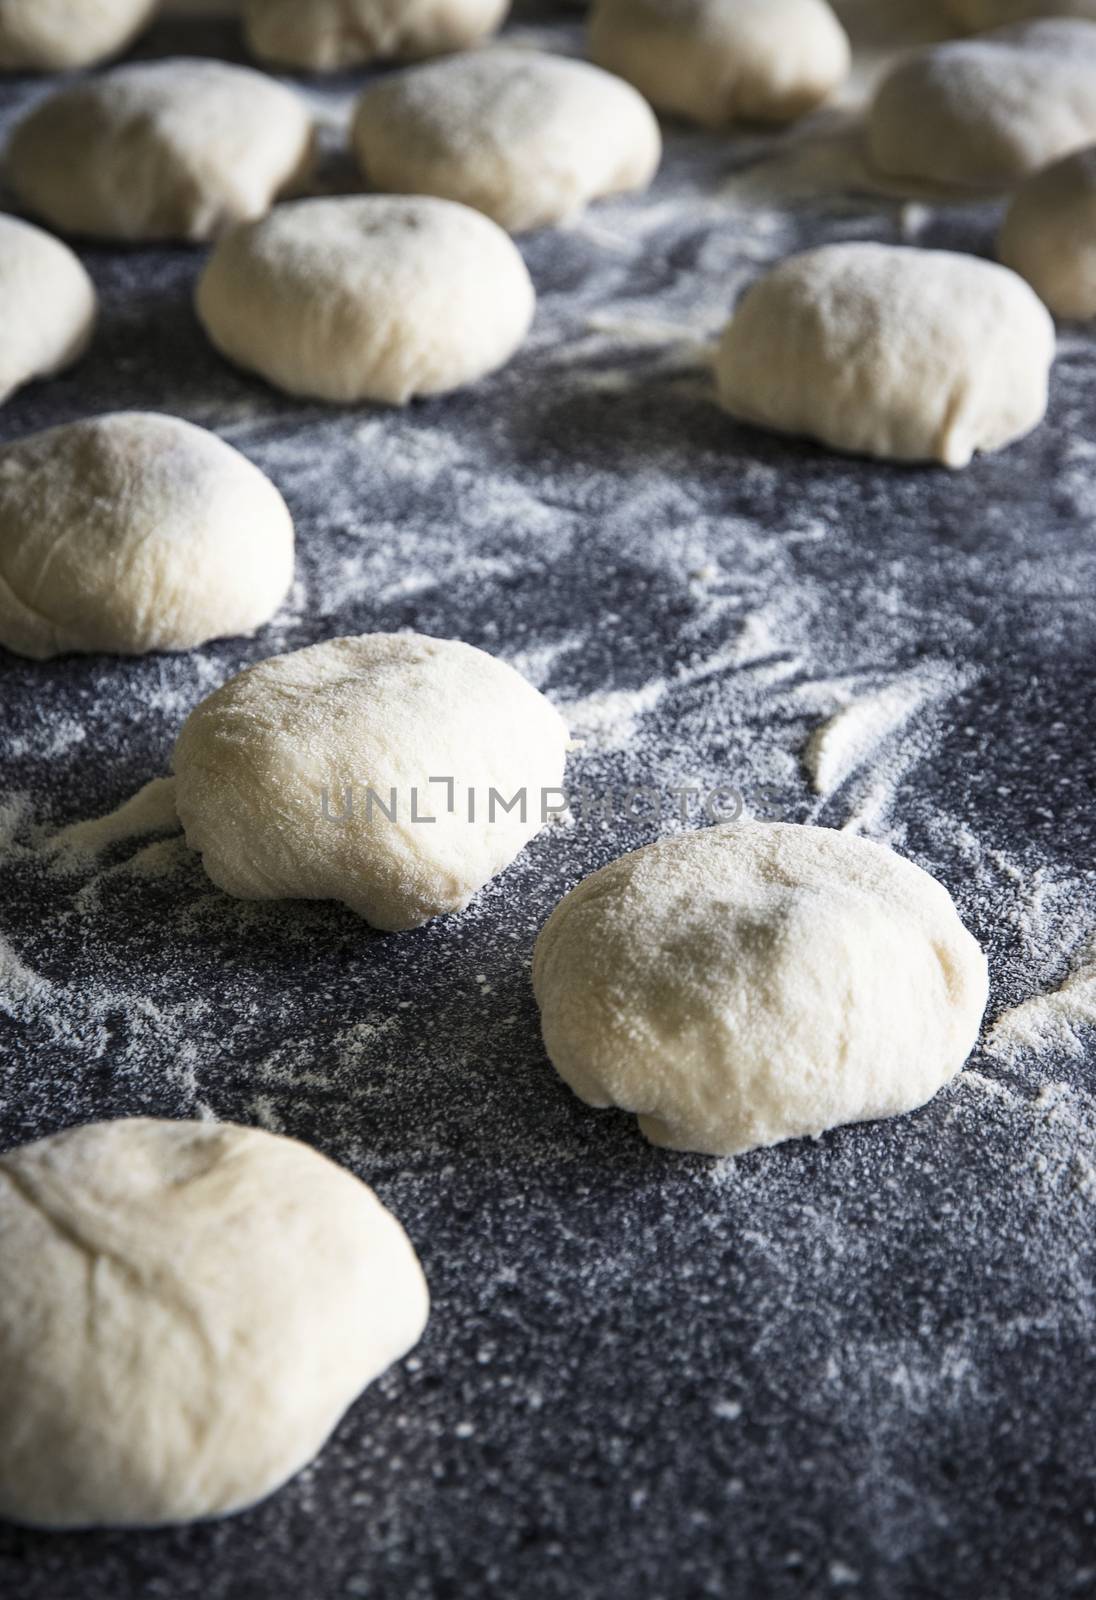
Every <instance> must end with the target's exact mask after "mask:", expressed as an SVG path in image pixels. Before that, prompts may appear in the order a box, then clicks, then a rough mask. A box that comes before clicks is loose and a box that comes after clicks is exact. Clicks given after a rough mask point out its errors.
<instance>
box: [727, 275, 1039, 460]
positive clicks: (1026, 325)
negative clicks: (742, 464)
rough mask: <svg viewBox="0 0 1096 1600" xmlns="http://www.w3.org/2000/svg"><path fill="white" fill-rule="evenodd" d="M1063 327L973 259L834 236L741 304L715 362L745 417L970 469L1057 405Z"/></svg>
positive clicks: (1015, 282) (730, 406)
mask: <svg viewBox="0 0 1096 1600" xmlns="http://www.w3.org/2000/svg"><path fill="white" fill-rule="evenodd" d="M1054 349H1055V344H1054V324H1053V323H1052V322H1051V320H1050V317H1049V316H1048V315H1047V312H1046V309H1045V308H1044V307H1043V306H1042V305H1041V304H1040V302H1039V300H1038V298H1037V297H1036V296H1035V295H1034V294H1033V293H1032V291H1031V290H1030V289H1029V288H1028V286H1027V284H1026V283H1024V282H1023V280H1022V279H1020V278H1018V277H1017V276H1016V274H1015V273H1014V272H1009V271H1008V270H1007V269H1006V268H1004V267H998V266H995V265H994V264H993V263H992V262H989V261H980V260H978V259H976V258H975V257H974V256H963V255H953V254H951V253H950V252H949V251H944V250H913V249H905V248H902V247H901V246H897V245H886V244H834V245H825V246H823V247H822V248H821V249H818V250H808V251H807V252H806V253H805V254H803V255H798V256H792V257H790V258H789V259H788V260H787V261H783V262H781V263H780V265H779V266H777V267H775V268H773V270H772V271H771V272H769V273H767V274H766V275H765V276H764V277H763V278H761V279H760V280H759V281H758V282H757V283H755V284H754V285H753V287H752V288H751V289H749V290H748V291H747V293H746V295H745V296H744V297H743V299H742V300H741V301H740V303H739V305H738V308H737V309H736V311H735V314H734V316H733V317H732V319H731V321H730V323H729V324H728V326H727V331H726V332H725V334H724V335H723V340H722V343H721V344H720V347H719V354H718V357H717V360H716V370H717V375H718V381H719V391H720V398H721V400H722V402H723V405H724V406H725V407H726V409H727V410H728V411H729V412H730V413H731V415H732V416H733V417H737V418H739V420H740V421H742V422H752V423H755V424H756V425H757V426H758V427H762V428H772V429H775V430H776V432H778V433H791V434H803V435H805V436H806V437H807V438H810V439H817V440H819V441H820V442H821V443H823V444H828V445H832V446H833V447H834V449H837V450H847V451H849V452H851V453H853V454H855V455H867V456H882V457H883V458H884V459H887V460H892V461H940V462H942V463H943V464H944V466H947V467H965V466H967V465H968V463H969V462H970V460H971V457H972V456H973V455H974V453H975V451H977V450H1000V449H1001V448H1002V446H1004V445H1006V444H1010V443H1011V442H1012V441H1013V440H1014V439H1019V438H1021V437H1022V436H1023V435H1024V434H1025V433H1030V431H1031V430H1032V428H1034V427H1035V426H1036V425H1037V424H1038V423H1039V422H1041V421H1042V419H1043V417H1044V416H1045V414H1046V406H1047V381H1048V375H1049V372H1050V364H1051V362H1052V361H1053V359H1054Z"/></svg>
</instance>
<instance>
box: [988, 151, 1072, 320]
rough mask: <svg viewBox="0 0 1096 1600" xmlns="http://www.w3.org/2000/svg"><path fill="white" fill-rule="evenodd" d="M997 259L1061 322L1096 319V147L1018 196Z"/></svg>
mask: <svg viewBox="0 0 1096 1600" xmlns="http://www.w3.org/2000/svg"><path fill="white" fill-rule="evenodd" d="M999 254H1000V257H1001V260H1002V261H1003V262H1004V263H1005V265H1006V266H1008V267H1012V268H1013V270H1014V271H1015V272H1019V273H1021V274H1022V276H1023V277H1025V278H1026V279H1027V281H1028V282H1029V283H1030V284H1031V286H1032V287H1033V288H1034V289H1035V291H1036V293H1037V294H1038V295H1039V296H1040V298H1041V299H1042V300H1044V301H1045V302H1046V304H1047V305H1048V306H1049V307H1050V309H1051V310H1052V311H1053V312H1054V314H1055V316H1057V317H1075V318H1078V319H1081V318H1089V317H1096V145H1093V146H1090V148H1089V149H1087V150H1079V151H1077V153H1076V154H1075V155H1071V156H1066V158H1065V160H1064V161H1056V162H1055V163H1054V164H1053V166H1050V167H1046V168H1044V170H1043V171H1042V172H1038V173H1036V175H1035V176H1034V177H1033V178H1029V179H1028V180H1027V182H1026V183H1025V184H1024V185H1023V186H1022V188H1021V189H1020V190H1019V191H1018V192H1017V194H1016V196H1015V198H1014V199H1013V202H1012V204H1011V206H1010V207H1009V209H1008V214H1007V215H1006V217H1005V225H1004V227H1003V228H1002V230H1001V240H1000V248H999Z"/></svg>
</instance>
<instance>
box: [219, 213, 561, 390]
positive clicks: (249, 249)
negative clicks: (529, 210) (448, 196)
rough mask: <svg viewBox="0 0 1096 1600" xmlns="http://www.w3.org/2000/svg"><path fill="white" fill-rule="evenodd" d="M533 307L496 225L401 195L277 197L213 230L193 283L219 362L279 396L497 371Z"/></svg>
mask: <svg viewBox="0 0 1096 1600" xmlns="http://www.w3.org/2000/svg"><path fill="white" fill-rule="evenodd" d="M535 304H536V296H535V294H534V292H533V285H532V282H531V281H530V278H529V274H528V272H527V271H526V268H525V263H524V261H523V260H522V259H521V256H520V255H519V254H518V252H517V250H516V249H515V248H514V246H513V244H512V243H511V241H510V240H509V239H508V238H507V237H506V235H505V234H504V233H503V232H502V230H501V229H500V228H496V226H495V224H494V223H493V222H490V221H488V219H487V218H486V217H481V216H480V215H479V214H478V212H475V211H470V210H469V209H468V207H467V206H457V205H452V204H450V203H449V202H448V201H445V200H426V199H421V198H418V197H413V196H411V197H409V196H399V197H391V198H390V197H388V196H381V195H367V196H365V197H364V198H361V199H356V198H355V199H336V200H300V201H296V202H294V203H293V204H292V205H285V206H279V207H278V208H277V209H276V210H275V211H272V212H271V214H270V215H269V216H268V217H265V218H264V219H263V220H262V221H261V222H258V223H254V224H252V225H251V226H250V227H245V228H239V229H237V230H236V231H235V232H233V233H230V234H229V235H228V236H227V238H225V239H223V240H222V241H221V243H220V244H219V245H218V246H217V248H216V250H214V252H213V255H212V258H211V259H210V262H209V265H208V266H207V267H206V270H205V272H204V274H203V275H202V278H201V281H200V282H199V284H198V316H199V318H200V319H201V321H202V324H203V326H204V327H205V330H206V332H207V333H208V334H209V337H210V338H211V339H212V341H213V343H214V344H215V345H216V346H217V348H218V350H220V351H221V352H222V353H223V354H224V355H226V356H228V358H229V359H230V360H231V361H235V362H236V363H237V364H238V365H239V366H241V367H246V368H247V369H248V371H250V372H258V373H260V374H261V375H262V377H264V378H266V379H267V380H268V382H270V383H272V384H275V385H276V386H277V387H278V388H279V389H285V390H286V391H287V392H288V393H289V394H297V395H308V396H311V397H313V398H315V399H318V400H332V401H341V402H354V401H359V400H379V401H383V402H386V403H388V404H391V405H404V404H406V402H407V401H408V400H410V399H411V398H412V396H414V395H430V394H444V393H446V391H447V390H450V389H457V388H459V387H460V386H461V385H462V384H465V383H473V382H474V381H475V380H476V379H477V378H482V377H484V376H485V374H487V373H489V372H494V371H495V369H496V368H497V367H501V366H503V365H504V363H505V362H507V361H509V359H510V357H511V356H512V355H513V354H514V351H515V350H516V349H517V348H518V346H519V345H520V344H521V341H522V340H523V339H524V337H525V335H526V333H527V332H528V331H529V325H530V323H531V322H532V320H533V310H534V307H535Z"/></svg>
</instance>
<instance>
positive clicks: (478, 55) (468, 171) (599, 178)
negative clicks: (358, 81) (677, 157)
mask: <svg viewBox="0 0 1096 1600" xmlns="http://www.w3.org/2000/svg"><path fill="white" fill-rule="evenodd" d="M352 137H353V143H354V148H355V150H356V151H357V155H358V159H359V161H360V162H361V165H362V168H363V170H364V172H365V175H366V177H367V178H368V180H369V181H370V183H372V184H374V185H375V186H376V187H377V188H379V189H387V190H392V191H397V192H398V191H401V190H402V191H405V192H407V193H410V194H432V195H440V196H442V197H443V198H445V199H449V200H460V201H463V203H464V204H465V205H469V206H474V207H475V209H476V210H477V211H483V212H485V213H486V214H487V216H489V217H492V218H493V219H494V220H495V221H496V222H497V223H499V224H500V225H501V226H502V227H504V228H508V229H509V230H510V231H511V232H513V233H519V232H523V231H524V230H525V229H528V228H538V227H543V226H545V225H547V224H550V223H555V222H563V221H566V220H567V219H569V218H572V217H575V216H577V215H578V214H579V213H580V212H581V211H582V210H583V209H584V208H585V207H586V205H588V204H589V202H590V201H591V200H596V199H598V198H600V197H602V196H605V195H612V194H621V193H624V192H626V191H628V190H632V189H642V188H645V187H646V185H647V184H648V183H649V182H650V181H651V178H652V177H653V176H654V173H655V170H656V169H657V167H658V163H659V159H660V156H661V153H662V141H661V137H660V135H659V131H658V123H657V122H656V120H655V117H654V114H653V112H652V111H651V108H650V106H648V104H647V102H646V101H645V100H644V99H643V97H642V96H641V95H639V94H638V93H637V92H636V90H635V89H633V88H632V86H631V85H630V84H627V83H624V82H623V80H622V79H620V78H617V77H615V76H613V74H611V73H608V72H603V71H602V70H601V69H600V68H599V67H594V66H591V65H590V64H589V63H588V62H585V61H572V60H568V59H566V58H564V57H562V56H552V55H546V54H543V53H541V52H539V51H535V50H518V49H512V48H504V47H503V46H501V45H500V46H492V47H491V48H490V49H487V50H477V51H473V52H471V53H470V54H468V55H464V56H454V57H451V58H450V59H448V60H446V61H436V62H431V63H429V64H428V65H427V66H422V67H412V68H410V69H408V70H407V71H404V72H401V73H397V74H394V75H393V76H391V77H388V78H385V79H384V80H382V81H381V82H380V83H378V84H376V85H374V86H372V87H370V88H369V89H367V90H366V92H365V94H364V95H363V96H362V99H361V101H360V103H359V106H358V110H357V114H356V116H355V119H354V128H353V135H352Z"/></svg>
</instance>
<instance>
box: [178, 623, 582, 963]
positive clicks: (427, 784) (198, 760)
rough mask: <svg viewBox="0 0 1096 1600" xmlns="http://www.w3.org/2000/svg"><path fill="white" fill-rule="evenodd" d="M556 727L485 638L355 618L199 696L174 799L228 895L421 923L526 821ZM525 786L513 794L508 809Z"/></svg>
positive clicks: (182, 748)
mask: <svg viewBox="0 0 1096 1600" xmlns="http://www.w3.org/2000/svg"><path fill="white" fill-rule="evenodd" d="M567 742H568V741H567V729H566V727H565V726H564V723H563V720H562V718H561V717H560V716H559V714H558V713H557V712H556V711H555V710H553V708H552V706H551V705H549V703H548V701H547V700H546V699H545V698H544V696H543V695H541V694H538V692H537V690H536V689H534V688H533V686H532V685H531V684H529V683H527V682H526V681H525V679H524V678H522V677H521V676H520V675H519V674H518V673H517V672H515V671H514V670H513V668H512V667H508V666H506V665H504V663H503V662H501V661H496V660H495V659H494V658H493V657H492V656H489V655H485V654H484V652H483V651H482V650H475V649H473V648H472V646H471V645H467V644H459V643H457V642H456V641H454V640H445V639H428V638H425V637H424V636H423V635H422V634H415V633H367V634H364V635H362V636H361V637H360V638H354V639H331V640H328V641H327V642H326V643H324V644H315V645H311V646H310V647H309V648H308V649H306V650H297V651H295V652H294V653H293V654H292V655H288V656H275V657H274V659H273V660H271V661H261V662H259V664H258V665H257V666H254V667H249V668H248V669H247V671H246V672H241V673H240V675H239V676H238V677H236V678H232V679H230V681H229V682H228V683H226V684H225V685H224V686H223V687H222V688H220V689H218V690H217V691H216V692H215V693H214V694H211V695H210V696H209V698H208V699H206V700H203V701H202V703H201V704H200V705H199V706H197V707H196V708H195V710H194V711H192V712H191V714H190V716H189V717H188V718H187V721H186V723H185V724H184V726H183V730H182V732H181V734H180V735H179V740H178V743H177V744H176V746H175V757H174V766H175V772H176V804H177V806H178V811H179V817H180V820H181V821H182V824H183V826H184V828H185V829H186V837H187V843H188V844H189V845H190V847H191V848H192V849H193V850H200V851H201V852H202V857H203V861H204V864H205V869H206V871H207V872H208V873H209V876H210V877H211V878H212V879H213V881H214V883H215V884H217V885H218V887H219V888H221V889H224V890H225V891H226V892H227V893H228V894H234V895H239V896H240V897H241V898H242V899H244V900H278V899H298V900H301V899H303V900H341V901H342V902H343V904H344V905H347V906H349V907H350V909H351V910H352V911H356V912H357V913H358V914H359V916H363V917H365V918H366V920H367V921H368V922H371V923H372V924H373V925H374V927H377V928H385V929H388V930H391V931H396V930H400V929H404V928H417V927H418V926H419V925H420V924H421V923H423V922H426V921H428V920H429V919H430V918H431V917H436V916H439V915H441V914H442V913H443V912H448V911H461V910H463V909H464V907H465V906H466V905H467V904H468V902H469V900H470V899H471V898H472V896H473V895H474V894H475V893H476V892H477V891H478V890H479V889H481V888H482V887H483V885H484V884H485V883H486V882H487V881H488V879H489V878H492V877H494V875H495V874H496V873H497V872H501V871H502V869H503V868H504V867H506V866H508V865H509V864H510V862H511V861H513V859H514V857H515V856H516V855H517V854H518V852H519V851H520V850H521V849H522V848H523V847H524V846H525V844H527V843H528V841H529V840H530V839H531V838H532V837H533V835H534V834H536V833H538V832H539V830H540V827H541V822H542V817H543V815H544V807H543V805H542V796H543V795H544V794H546V793H547V794H548V795H549V796H550V798H549V800H548V805H549V806H557V805H558V804H559V796H558V788H559V785H560V784H561V783H562V781H563V768H564V761H565V759H566V750H567ZM521 790H524V791H525V797H526V804H525V806H524V809H522V807H521V806H520V804H519V805H514V806H513V808H512V809H511V810H509V811H507V810H506V809H504V803H509V802H513V801H514V798H515V796H516V795H518V793H519V791H521ZM492 792H494V793H495V795H496V796H501V800H499V799H496V800H495V801H494V802H493V801H492ZM431 817H432V818H434V819H435V820H434V821H429V820H422V819H424V818H427V819H428V818H431Z"/></svg>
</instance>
